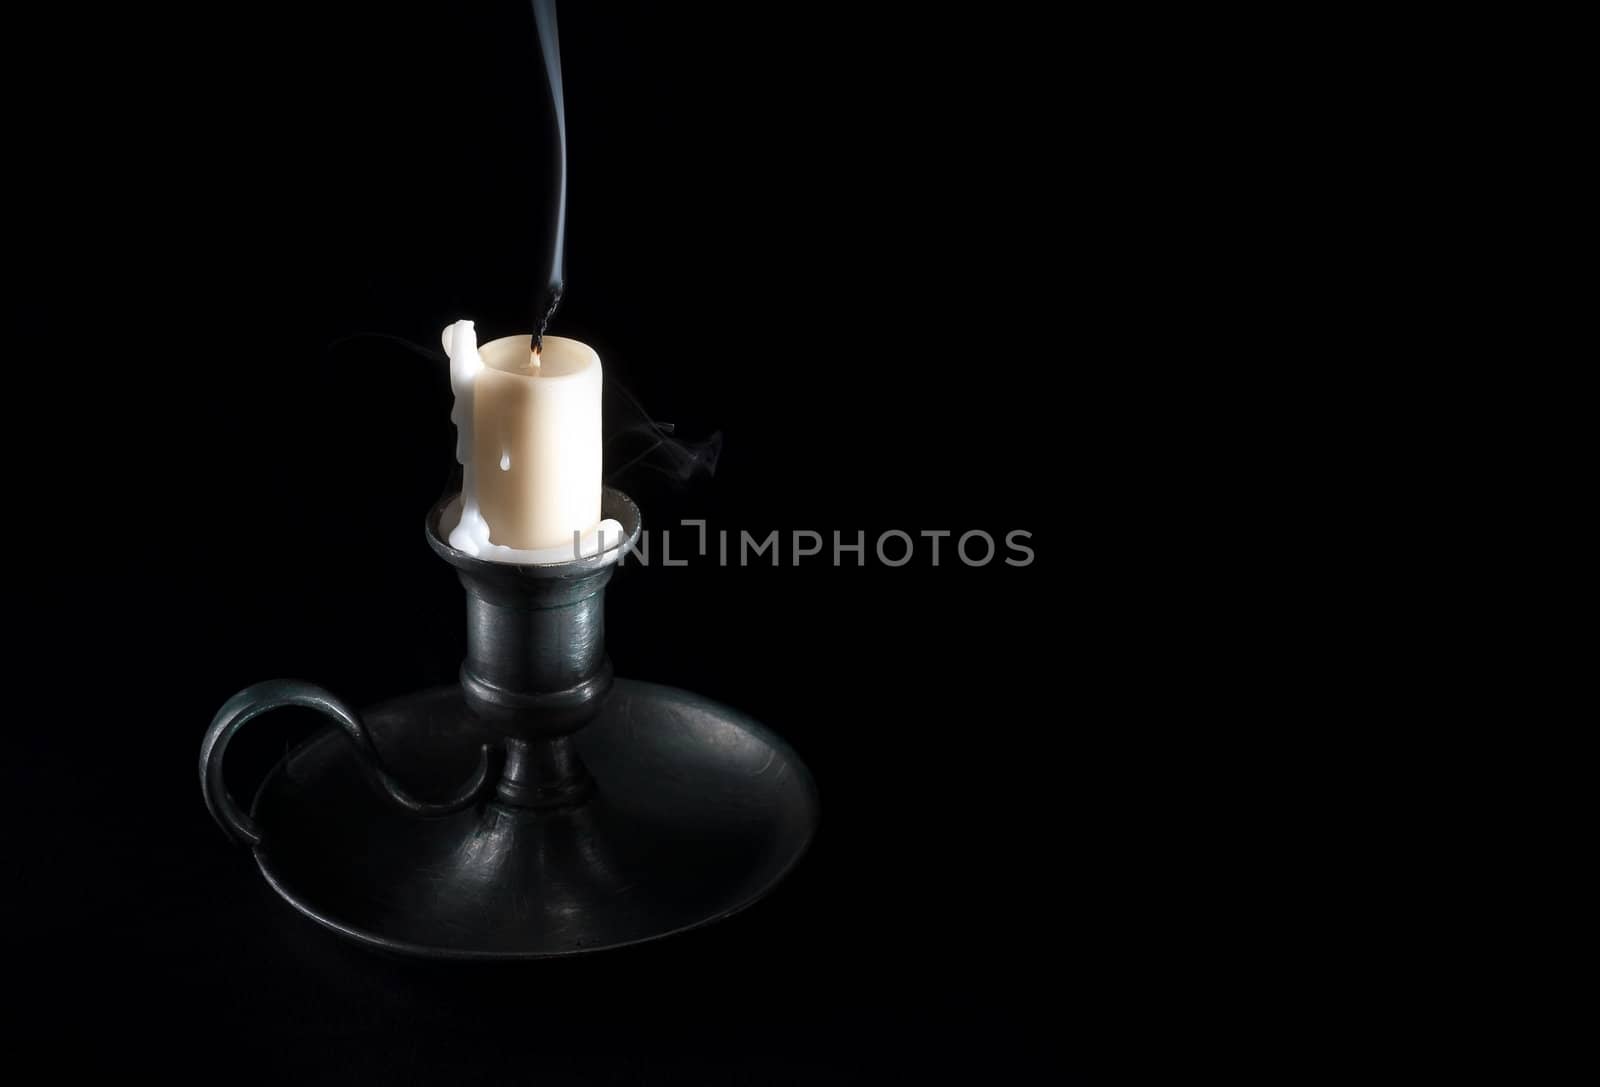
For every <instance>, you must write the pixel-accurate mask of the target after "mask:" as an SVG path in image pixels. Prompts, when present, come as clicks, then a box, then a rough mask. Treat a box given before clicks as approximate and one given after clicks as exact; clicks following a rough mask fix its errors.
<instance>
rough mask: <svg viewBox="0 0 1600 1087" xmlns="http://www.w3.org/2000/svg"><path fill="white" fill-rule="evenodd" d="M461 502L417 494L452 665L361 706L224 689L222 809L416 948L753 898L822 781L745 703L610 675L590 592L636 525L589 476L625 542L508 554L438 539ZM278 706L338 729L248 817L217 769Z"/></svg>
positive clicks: (598, 596)
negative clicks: (457, 585)
mask: <svg viewBox="0 0 1600 1087" xmlns="http://www.w3.org/2000/svg"><path fill="white" fill-rule="evenodd" d="M457 502H459V497H457V498H452V499H448V500H446V501H444V502H441V503H440V504H439V505H437V506H436V507H435V508H434V509H433V511H432V512H431V513H430V514H429V516H428V520H427V536H428V542H429V544H430V545H431V546H432V547H433V549H434V551H435V552H436V553H437V554H438V555H439V556H440V557H441V558H443V559H444V560H445V561H446V562H448V563H449V564H450V565H451V566H453V567H454V568H455V569H456V571H457V573H458V575H459V576H460V579H461V583H462V585H463V587H464V588H465V589H466V596H467V657H466V660H465V662H464V663H463V664H462V666H461V682H460V683H459V684H458V685H452V686H448V687H443V688H437V689H434V690H430V691H423V692H419V693H416V694H412V695H408V696H405V697H402V698H399V699H395V700H393V701H390V702H386V703H383V704H381V705H379V706H376V707H373V708H372V709H369V710H367V711H366V712H364V713H362V714H360V715H358V714H356V713H355V712H353V711H351V710H350V709H349V708H348V707H347V706H345V705H344V704H343V703H342V702H341V701H340V700H339V699H338V698H337V697H335V696H334V695H332V694H331V693H329V692H328V691H325V690H323V689H321V688H319V687H314V686H312V685H311V684H307V683H302V682H299V681H294V680H274V681H270V682H268V683H263V684H258V685H256V686H254V687H250V688H247V689H246V690H244V691H241V692H239V694H237V695H235V696H234V697H233V698H232V699H230V700H229V701H228V702H227V704H225V705H224V706H223V707H222V709H221V710H220V711H219V712H218V714H217V716H216V718H215V720H213V721H212V724H211V728H210V729H209V730H208V732H207V733H206V737H205V742H204V743H203V745H202V746H201V751H200V779H201V789H202V792H203V794H204V797H205V801H206V805H207V807H208V808H209V809H210V810H211V813H212V815H213V816H214V817H215V818H216V820H217V822H218V824H219V825H221V827H222V828H223V830H224V831H225V832H227V833H228V834H229V836H230V837H232V838H234V839H235V840H237V841H239V842H241V843H242V844H245V845H248V846H250V847H251V849H252V850H253V852H254V855H255V860H256V864H257V865H258V866H259V867H260V869H261V872H262V875H264V876H265V877H266V880H267V882H268V883H269V884H270V885H271V886H272V888H273V890H275V891H276V892H277V893H278V894H279V895H280V896H282V897H283V899H284V900H285V901H287V902H288V903H289V904H290V905H292V906H293V907H295V908H296V909H297V910H299V911H300V912H301V913H303V914H305V915H306V916H307V917H309V918H311V919H312V920H313V921H316V922H318V923H319V924H321V925H323V926H325V927H327V928H329V929H331V930H333V931H334V932H337V933H339V934H340V935H342V936H345V937H348V938H349V939H352V940H355V941H357V942H359V943H362V944H366V945H369V946H372V947H377V948H382V949H385V950H388V951H392V952H398V953H401V954H407V955H418V956H424V957H428V958H444V959H519V958H540V957H546V956H554V955H570V954H575V953H580V952H587V951H597V950H601V949H604V948H610V947H620V946H623V945H627V944H633V943H639V942H642V941H645V940H651V939H655V938H657V937H660V936H665V935H668V934H671V933H675V932H681V931H683V930H685V929H689V928H694V927H696V926H699V925H702V924H706V923H708V922H711V921H716V920H719V919H721V918H724V917H727V916H729V915H731V914H733V913H735V912H737V911H739V910H740V909H743V908H744V907H745V906H748V905H750V904H751V903H753V902H755V901H756V900H757V899H759V898H761V897H762V896H763V895H765V894H766V893H767V892H768V891H770V890H771V889H772V887H773V886H774V885H775V884H776V883H777V882H778V880H780V879H781V878H782V877H783V876H784V874H785V873H787V872H788V871H789V869H790V868H792V867H793V865H794V864H795V863H796V862H797V861H798V860H799V858H800V856H801V854H802V853H803V852H804V851H805V849H806V846H807V845H808V844H809V843H810V840H811V837H812V834H813V832H814V830H815V827H816V822H817V797H816V789H815V786H814V785H813V783H812V780H811V775H810V774H809V772H808V771H807V770H806V768H805V766H804V764H802V763H801V762H800V760H799V758H798V757H796V755H795V754H794V752H793V751H792V750H791V749H790V748H789V747H788V745H787V744H785V743H784V742H783V741H782V740H781V739H780V738H778V737H777V736H775V735H774V734H772V733H771V732H769V731H767V730H766V729H765V728H763V727H762V726H761V725H759V724H757V723H756V722H754V721H751V720H749V719H748V718H746V717H744V716H742V715H740V714H738V713H736V712H734V711H733V710H730V709H727V708H726V707H723V706H720V705H718V704H716V703H714V702H712V701H710V700H708V699H705V698H702V697H701V696H699V695H696V694H692V693H690V692H688V691H682V690H677V689H675V688H671V687H663V686H658V685H656V684H650V683H640V682H635V681H630V680H626V679H615V678H613V676H612V672H611V663H610V661H609V660H608V659H607V658H606V654H605V624H604V600H605V589H606V585H607V583H608V582H609V581H610V580H611V576H612V573H613V571H614V566H615V562H616V560H617V558H618V557H619V556H620V555H621V554H622V553H623V552H624V551H625V550H626V549H627V548H628V547H630V546H631V545H632V543H633V542H634V541H635V540H636V539H637V537H638V533H639V530H640V517H639V510H638V508H637V507H636V506H635V505H634V504H633V502H632V501H631V500H630V499H629V498H628V497H627V496H626V495H624V494H622V493H621V492H619V491H615V490H612V489H610V488H607V489H606V491H605V495H604V500H603V515H604V516H605V517H608V518H614V519H615V520H617V521H618V522H620V523H621V524H622V526H623V530H624V533H625V536H626V541H625V543H624V544H623V546H622V547H620V548H614V549H612V550H610V551H608V552H605V553H604V554H601V555H598V556H593V557H586V558H580V559H574V560H572V561H568V562H561V563H550V564H542V565H510V564H506V563H498V562H487V561H484V560H481V559H477V558H473V557H471V556H469V555H467V554H465V553H463V552H461V551H458V550H456V549H455V548H453V547H451V546H450V545H449V543H448V542H447V537H448V530H447V528H445V527H444V526H448V525H451V524H453V523H454V518H455V516H456V515H457V513H458V507H457V506H456V503H457ZM286 705H299V706H308V707H310V708H313V709H316V710H319V711H320V712H322V713H324V714H326V715H327V716H329V717H331V718H333V720H334V724H333V725H331V726H329V727H328V728H326V729H324V730H322V731H321V732H319V733H317V734H316V735H314V736H313V737H311V739H309V740H307V741H306V742H305V743H304V744H301V745H300V746H299V747H298V748H296V749H295V750H294V751H293V752H291V753H290V754H289V755H287V756H286V757H285V758H284V759H283V760H282V761H280V762H279V763H278V764H277V765H276V766H275V767H274V768H273V769H272V770H271V771H270V772H269V773H268V775H267V777H266V780H265V781H264V782H263V783H262V785H261V787H260V789H259V790H258V791H257V793H256V797H255V801H254V803H253V804H252V806H251V809H250V812H249V814H246V813H245V812H243V811H242V810H241V809H240V808H239V806H238V805H237V804H236V803H235V801H234V799H233V797H232V796H230V795H229V793H228V791H227V789H226V787H225V786H224V784H223V780H222V765H223V758H224V755H225V754H226V751H227V747H228V742H229V740H230V739H231V738H232V736H233V735H234V734H235V733H236V732H237V731H238V729H239V728H241V727H242V726H243V725H244V724H245V723H247V722H248V721H250V720H252V719H254V718H255V717H257V716H259V715H260V714H262V713H264V712H266V711H268V710H271V709H274V708H277V707H280V706H286ZM430 797H432V798H439V799H432V800H430V799H426V798H430Z"/></svg>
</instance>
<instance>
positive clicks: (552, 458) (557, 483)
mask: <svg viewBox="0 0 1600 1087" xmlns="http://www.w3.org/2000/svg"><path fill="white" fill-rule="evenodd" d="M442 338H443V340H444V348H445V353H446V354H448V355H449V356H450V387H451V389H452V391H453V392H454V393H455V406H454V408H453V410H452V411H451V413H450V419H451V421H452V422H454V423H455V424H456V460H457V461H459V462H460V463H461V468H462V490H461V518H460V523H459V524H457V525H456V527H455V528H454V530H453V531H451V533H450V546H452V547H454V548H456V549H457V550H460V551H465V552H466V553H467V554H469V555H476V556H478V557H480V558H486V559H493V560H498V561H502V562H523V563H526V562H563V561H570V560H571V559H572V558H574V557H576V556H577V555H585V554H594V553H596V551H598V550H603V549H604V548H607V547H613V546H615V545H616V544H617V543H619V542H620V541H621V538H622V526H621V525H619V524H618V523H617V522H615V521H606V522H604V523H602V522H601V519H600V490H601V474H602V473H601V450H602V440H601V434H600V391H601V378H602V373H601V367H600V356H599V355H597V354H596V353H595V351H594V349H593V348H591V347H589V346H588V345H587V344H583V343H579V342H578V341H577V340H569V339H566V338H564V337H561V336H546V337H545V338H544V349H543V351H542V352H541V353H540V354H539V355H537V356H536V355H534V354H533V353H532V350H531V344H532V337H529V336H506V337H504V338H502V339H498V340H494V341H492V342H490V343H486V344H484V345H483V346H482V347H481V348H480V347H479V346H478V342H477V331H476V329H475V328H474V327H473V323H472V322H471V321H457V322H456V323H455V324H453V325H451V326H450V327H448V328H446V329H445V330H444V335H443V337H442Z"/></svg>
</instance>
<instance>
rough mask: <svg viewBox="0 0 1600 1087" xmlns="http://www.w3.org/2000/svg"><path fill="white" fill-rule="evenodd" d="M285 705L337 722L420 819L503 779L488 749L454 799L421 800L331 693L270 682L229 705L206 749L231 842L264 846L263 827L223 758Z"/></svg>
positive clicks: (215, 810)
mask: <svg viewBox="0 0 1600 1087" xmlns="http://www.w3.org/2000/svg"><path fill="white" fill-rule="evenodd" d="M283 706H304V707H306V708H307V709H313V710H316V711H318V712H319V713H322V714H325V715H326V716H328V717H331V718H333V720H334V721H335V722H337V723H338V725H339V727H340V729H342V730H343V732H344V734H345V736H347V737H348V738H349V740H350V742H351V744H353V745H354V747H355V751H356V756H357V757H358V758H359V759H360V761H361V765H362V768H363V769H364V770H366V772H367V776H368V778H369V779H370V780H371V782H372V784H373V787H374V788H375V789H377V790H378V792H379V793H380V794H382V795H383V796H384V797H385V798H387V799H388V800H389V801H390V802H392V803H393V804H395V805H396V806H398V807H400V808H403V809H405V810H406V811H409V812H412V813H413V814H415V815H421V816H435V815H449V814H450V813H451V812H457V811H460V810H461V809H463V808H467V807H470V806H472V805H473V804H475V803H477V802H478V800H479V799H481V798H482V797H484V796H486V795H487V794H488V793H489V792H490V790H492V789H493V788H494V786H495V782H496V779H497V778H498V777H499V765H498V764H499V761H500V760H499V758H498V752H497V751H495V750H494V749H493V748H491V747H490V745H488V744H484V745H483V747H482V750H481V751H480V753H479V756H478V769H477V772H476V773H475V774H474V775H473V776H472V779H471V780H470V781H468V782H467V783H466V785H464V786H462V788H461V789H460V790H459V791H458V792H457V793H456V794H455V795H454V796H452V797H450V798H449V799H448V800H442V801H439V802H437V803H429V802H426V801H422V800H416V799H414V798H413V797H412V796H411V795H410V794H409V793H407V792H406V791H405V790H404V789H403V788H401V786H400V783H399V782H397V781H396V780H395V779H394V778H393V777H391V776H390V774H389V772H388V770H386V769H384V766H383V759H382V758H380V757H379V755H378V749H377V748H376V747H374V746H373V743H372V737H371V736H370V735H369V734H368V733H367V729H366V726H365V725H363V724H362V723H361V718H359V717H357V716H356V715H355V714H354V713H353V712H351V710H350V708H349V707H348V706H346V705H345V704H344V703H343V702H341V701H339V699H338V698H336V697H334V695H333V694H332V693H331V692H329V691H326V690H324V689H323V688H321V687H318V686H316V685H315V684H311V683H304V682H301V681H300V680H297V679H269V680H267V681H266V682H264V683H257V684H256V685H255V686H253V687H246V688H245V689H244V690H242V691H240V692H239V693H238V694H236V695H234V696H233V697H232V698H230V699H228V701H227V702H225V703H223V706H222V708H221V709H220V710H218V711H217V715H216V717H214V718H213V719H212V721H211V727H210V728H209V729H207V730H206V738H205V741H204V742H203V743H202V744H201V745H200V791H201V793H202V794H203V795H204V796H205V799H206V808H207V810H209V811H210V812H211V817H212V818H213V819H215V820H216V821H217V825H218V826H220V827H221V828H222V829H223V831H224V832H225V833H226V834H227V835H228V837H230V838H232V839H233V840H234V841H236V842H238V843H240V844H241V845H249V846H257V845H260V844H261V828H260V827H258V826H257V825H256V822H255V820H253V819H251V818H250V816H248V815H246V814H245V813H244V811H243V810H241V809H240V807H239V805H238V803H237V802H235V801H234V799H233V796H232V794H231V793H229V792H228V787H227V785H225V784H224V783H223V780H222V759H223V756H224V755H226V754H227V751H228V744H229V742H230V741H231V740H232V739H233V736H234V733H236V732H238V731H239V729H241V728H243V727H244V725H245V724H246V722H248V721H250V720H251V719H252V718H255V717H258V716H260V715H261V714H263V713H266V712H267V711H268V710H275V709H279V708H281V707H283Z"/></svg>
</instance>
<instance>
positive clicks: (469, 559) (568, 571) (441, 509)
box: [424, 487, 643, 582]
mask: <svg viewBox="0 0 1600 1087" xmlns="http://www.w3.org/2000/svg"><path fill="white" fill-rule="evenodd" d="M461 500H462V495H461V493H460V492H457V493H455V494H447V495H445V496H444V497H443V498H441V499H439V501H438V502H436V503H434V506H433V509H431V510H429V511H428V519H427V523H426V525H425V526H424V527H425V535H426V536H427V537H428V546H429V547H431V548H433V552H434V554H436V555H438V556H439V557H440V558H441V559H443V560H444V561H445V562H448V563H449V564H450V565H451V566H454V567H455V568H456V569H457V570H460V571H462V572H464V573H469V574H475V575H479V576H481V577H483V578H484V579H486V580H489V581H502V582H503V581H506V580H511V581H526V580H539V579H544V578H575V577H583V576H585V575H586V574H589V573H593V572H595V571H598V570H603V569H608V568H609V567H611V566H613V565H615V564H616V563H617V562H619V561H620V560H621V558H622V556H623V555H624V554H626V553H627V552H628V551H630V550H632V548H633V545H634V544H635V543H637V542H638V539H639V530H640V528H641V527H642V524H643V519H642V518H641V516H640V514H639V507H638V506H637V505H636V504H635V503H634V501H633V499H631V498H629V497H628V496H627V495H625V494H623V493H622V492H621V491H619V490H617V489H616V488H615V487H602V488H601V489H600V519H601V520H602V521H604V520H606V519H608V518H609V519H610V520H613V521H616V522H617V523H618V524H620V525H622V542H621V543H620V544H618V545H617V546H616V547H610V548H607V549H606V550H605V551H603V552H601V553H600V554H598V555H588V556H585V557H583V558H576V559H568V560H566V561H565V562H502V561H500V560H498V559H480V558H478V557H477V556H475V555H469V554H467V553H466V552H465V551H462V550H459V549H458V548H455V547H452V546H450V533H449V532H448V531H446V530H445V529H444V527H443V524H442V521H443V518H444V515H445V513H446V512H447V511H448V510H449V509H451V507H453V506H455V505H457V504H458V503H459V502H460V501H461ZM451 527H452V528H454V526H453V525H452V526H451Z"/></svg>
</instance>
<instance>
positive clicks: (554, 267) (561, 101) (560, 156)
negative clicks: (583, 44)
mask: <svg viewBox="0 0 1600 1087" xmlns="http://www.w3.org/2000/svg"><path fill="white" fill-rule="evenodd" d="M533 21H534V25H535V26H536V27H537V28H538V31H539V52H540V55H541V56H543V58H544V75H545V85H546V86H547V87H548V89H549V91H550V108H551V109H552V110H553V111H554V113H555V120H556V146H555V154H554V155H552V156H551V159H550V163H551V176H552V180H553V181H554V186H553V187H554V189H555V192H556V199H555V206H554V208H553V209H552V211H551V216H552V219H551V223H550V234H549V239H548V240H549V245H550V249H549V253H548V254H547V255H548V257H549V260H548V263H547V267H548V269H549V273H550V274H549V275H548V276H547V277H546V280H545V283H544V285H543V286H541V287H540V288H539V291H538V293H537V295H536V296H535V298H534V305H533V349H534V350H535V351H537V350H539V348H540V346H541V345H542V344H543V343H544V330H545V328H546V326H548V325H549V324H550V318H551V317H552V316H554V314H555V312H556V307H557V306H559V305H560V304H561V292H562V290H563V289H564V288H565V284H566V278H567V269H566V250H567V106H566V98H565V96H564V95H563V94H562V90H561V39H560V36H559V35H558V33H557V31H556V3H555V0H533Z"/></svg>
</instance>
